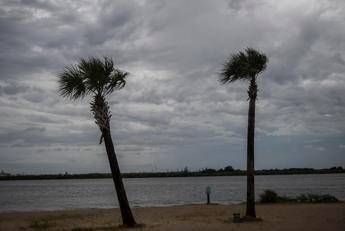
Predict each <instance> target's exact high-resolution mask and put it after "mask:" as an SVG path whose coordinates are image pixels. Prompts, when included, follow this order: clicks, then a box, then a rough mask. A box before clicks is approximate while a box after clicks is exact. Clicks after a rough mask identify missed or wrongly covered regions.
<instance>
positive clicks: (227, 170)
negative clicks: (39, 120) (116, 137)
mask: <svg viewBox="0 0 345 231" xmlns="http://www.w3.org/2000/svg"><path fill="white" fill-rule="evenodd" d="M329 173H345V169H344V168H343V167H341V166H339V167H331V168H323V169H314V168H286V169H263V170H256V171H255V175H295V174H329ZM244 175H246V171H245V170H241V169H234V168H233V167H232V166H226V167H224V168H220V169H214V168H203V169H200V170H198V171H189V170H188V168H187V167H185V168H184V169H183V170H177V171H166V172H133V173H123V174H122V176H123V177H124V178H149V177H198V176H244ZM111 177H112V176H111V174H110V173H87V174H69V173H67V172H65V173H64V174H43V175H25V174H15V175H13V174H10V173H5V172H4V171H1V174H0V180H48V179H101V178H111Z"/></svg>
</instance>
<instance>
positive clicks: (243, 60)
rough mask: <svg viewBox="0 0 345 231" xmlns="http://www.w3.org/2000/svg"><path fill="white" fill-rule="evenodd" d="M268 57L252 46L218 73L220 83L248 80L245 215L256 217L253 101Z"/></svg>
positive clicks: (232, 58) (228, 62)
mask: <svg viewBox="0 0 345 231" xmlns="http://www.w3.org/2000/svg"><path fill="white" fill-rule="evenodd" d="M267 62H268V58H267V57H266V55H265V54H263V53H260V52H259V51H257V50H255V49H253V48H247V49H245V51H244V52H242V51H241V52H239V53H237V54H233V55H231V56H230V58H229V59H228V60H227V61H226V62H225V64H224V66H223V69H222V72H221V73H220V79H219V80H220V82H221V83H222V84H227V83H231V82H234V81H237V80H248V81H249V82H250V85H249V89H248V98H249V110H248V131H247V207H246V216H247V217H256V213H255V189H254V171H255V170H254V130H255V101H256V95H257V92H258V87H257V84H256V80H257V77H258V76H259V74H260V73H261V72H263V71H264V70H265V69H266V65H267Z"/></svg>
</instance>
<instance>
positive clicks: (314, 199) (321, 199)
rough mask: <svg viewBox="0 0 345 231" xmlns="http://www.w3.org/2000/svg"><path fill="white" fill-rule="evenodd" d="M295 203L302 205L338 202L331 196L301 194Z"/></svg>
mask: <svg viewBox="0 0 345 231" xmlns="http://www.w3.org/2000/svg"><path fill="white" fill-rule="evenodd" d="M296 200H297V202H302V203H332V202H338V199H337V198H336V197H334V196H332V195H329V194H324V195H317V194H301V195H300V196H298V197H297V198H296Z"/></svg>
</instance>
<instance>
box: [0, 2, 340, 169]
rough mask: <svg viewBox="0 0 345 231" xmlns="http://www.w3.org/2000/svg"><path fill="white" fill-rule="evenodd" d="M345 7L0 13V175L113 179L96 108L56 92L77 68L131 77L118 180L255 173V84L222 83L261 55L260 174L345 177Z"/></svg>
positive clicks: (119, 110) (125, 93)
mask: <svg viewBox="0 0 345 231" xmlns="http://www.w3.org/2000/svg"><path fill="white" fill-rule="evenodd" d="M344 28H345V3H344V1H341V0H339V1H335V0H329V1H326V0H325V1H323V0H299V1H288V0H286V1H275V0H267V1H257V0H212V1H206V0H204V1H202V0H194V1H182V0H181V1H168V0H166V1H158V0H157V1H155V0H153V1H145V0H136V1H128V0H123V1H118V0H117V1H95V0H90V1H53V0H52V1H43V0H42V1H40V0H27V1H25V0H22V1H19V0H8V1H6V0H3V1H1V2H0V52H1V55H0V121H1V123H0V169H3V170H4V171H8V172H12V173H22V172H25V173H57V172H64V171H68V172H73V173H77V172H105V171H107V172H108V171H109V170H108V169H109V167H108V163H107V159H106V154H105V149H104V147H103V146H102V145H98V141H99V136H100V134H99V129H98V128H97V127H96V125H95V124H94V122H93V120H92V115H91V113H90V110H89V105H88V99H86V100H83V101H76V102H70V101H68V100H66V99H63V98H61V97H60V96H59V95H58V92H57V77H56V76H57V73H59V72H60V71H61V70H63V67H64V66H66V65H70V64H73V63H76V62H77V61H78V59H79V58H81V57H88V56H99V57H102V56H111V57H113V58H114V60H115V62H116V64H117V66H118V67H119V68H120V69H122V70H126V71H128V72H130V77H129V78H128V82H127V85H126V87H125V88H124V89H123V90H121V91H117V92H114V93H113V95H112V96H111V97H110V98H109V101H110V103H111V111H112V114H113V116H112V121H111V122H112V133H113V138H114V140H115V143H116V150H117V153H118V157H119V162H120V165H121V169H122V170H123V171H124V172H129V171H151V170H155V171H156V170H176V169H182V168H184V167H185V166H188V167H189V168H190V169H199V168H203V167H212V168H220V167H224V166H226V165H232V166H234V167H235V168H241V169H245V166H246V165H245V150H246V147H245V144H246V127H247V110H248V102H247V87H248V83H246V82H238V83H233V84H230V85H227V86H222V85H220V84H219V82H218V81H217V77H218V73H219V72H220V70H221V68H222V64H223V63H224V61H225V60H226V58H227V57H229V55H230V54H231V53H234V52H237V51H239V50H242V49H244V48H245V47H249V46H250V47H254V48H257V49H259V50H261V51H263V52H265V53H266V54H267V56H268V57H269V60H270V62H269V64H268V68H267V70H266V71H265V72H264V73H263V74H262V75H261V77H260V80H259V83H258V84H259V89H260V91H259V95H258V102H257V127H256V145H257V146H256V160H255V161H256V168H257V169H261V168H285V167H314V168H323V167H331V166H345V148H344V147H345V30H344Z"/></svg>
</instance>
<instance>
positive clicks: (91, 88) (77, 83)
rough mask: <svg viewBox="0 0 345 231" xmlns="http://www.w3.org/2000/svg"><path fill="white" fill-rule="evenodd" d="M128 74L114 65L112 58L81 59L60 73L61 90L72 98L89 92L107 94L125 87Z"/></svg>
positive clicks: (63, 94)
mask: <svg viewBox="0 0 345 231" xmlns="http://www.w3.org/2000/svg"><path fill="white" fill-rule="evenodd" d="M127 75H128V73H127V72H123V71H120V70H119V69H117V68H115V67H114V62H113V60H112V59H111V58H108V57H104V58H103V60H102V59H99V58H96V57H89V58H87V59H80V61H79V63H78V64H77V65H74V66H70V67H66V68H65V71H64V72H62V73H61V74H60V75H59V91H60V94H61V95H62V96H66V97H70V98H72V99H77V98H79V97H84V96H85V95H86V94H88V93H94V94H96V95H102V96H105V95H109V94H111V93H112V92H113V91H114V90H119V89H121V88H123V87H124V86H125V84H126V77H127Z"/></svg>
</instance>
